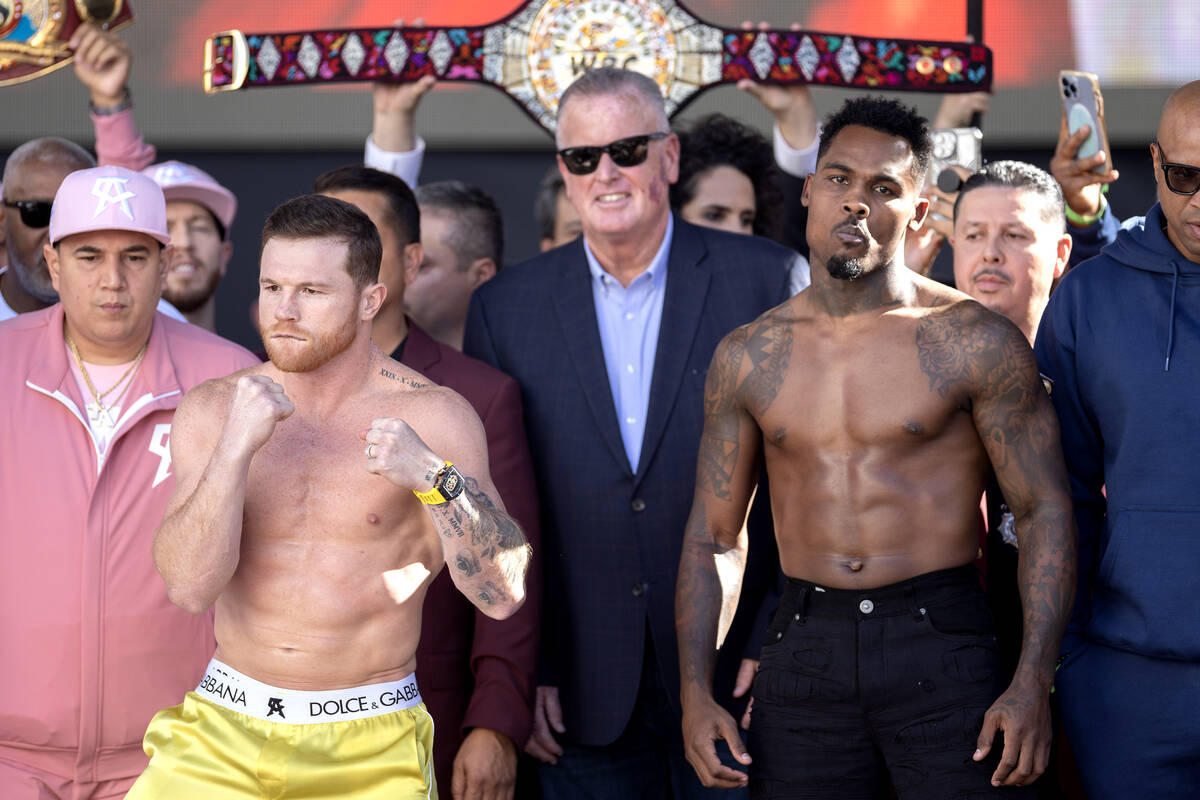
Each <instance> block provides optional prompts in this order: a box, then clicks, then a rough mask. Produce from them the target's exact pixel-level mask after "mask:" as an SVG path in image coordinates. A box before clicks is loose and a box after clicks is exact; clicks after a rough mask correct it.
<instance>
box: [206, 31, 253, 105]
mask: <svg viewBox="0 0 1200 800" xmlns="http://www.w3.org/2000/svg"><path fill="white" fill-rule="evenodd" d="M221 39H228V40H229V41H230V45H231V52H232V54H233V64H232V65H231V68H230V70H229V77H230V80H229V83H226V84H221V85H219V86H218V85H216V84H214V83H213V73H214V72H215V71H216V69H217V64H220V63H223V61H224V59H218V58H217V52H216V51H217V42H218V41H219V40H221ZM249 71H250V46H249V45H248V44H247V43H246V34H244V33H242V32H241V31H239V30H228V31H221V32H220V33H214V34H213V35H212V36H210V37H208V38H207V39H206V40H205V41H204V93H205V94H216V93H217V92H236V91H237V90H238V89H240V88H242V84H244V83H245V82H246V75H247V73H248V72H249Z"/></svg>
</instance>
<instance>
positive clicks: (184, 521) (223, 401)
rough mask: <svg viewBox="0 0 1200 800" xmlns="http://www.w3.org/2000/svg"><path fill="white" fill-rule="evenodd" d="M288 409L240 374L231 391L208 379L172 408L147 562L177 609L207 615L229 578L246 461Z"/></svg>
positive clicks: (261, 381)
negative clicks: (169, 478)
mask: <svg viewBox="0 0 1200 800" xmlns="http://www.w3.org/2000/svg"><path fill="white" fill-rule="evenodd" d="M294 410H295V407H294V406H293V405H292V402H291V401H290V400H289V399H288V398H287V395H285V394H284V392H283V387H282V386H280V385H279V384H277V383H275V382H274V381H273V380H271V379H270V378H267V377H266V376H264V375H243V376H241V377H240V378H238V379H237V382H236V383H235V384H234V385H233V386H232V388H230V387H229V385H228V384H226V383H221V382H216V381H209V382H208V383H204V384H201V385H200V386H198V387H196V388H195V389H193V390H192V391H190V392H188V394H187V395H186V396H185V397H184V398H183V402H182V403H180V404H179V409H178V410H177V411H176V412H175V418H174V420H173V421H172V425H171V463H172V466H173V467H174V470H175V491H174V492H173V493H172V495H171V499H170V501H169V502H168V504H167V512H166V515H165V516H164V518H163V521H162V524H161V525H159V526H158V531H157V532H156V533H155V536H154V564H155V566H157V567H158V571H159V573H160V574H161V575H162V576H163V580H165V581H166V583H167V596H168V597H169V598H170V599H171V602H172V603H174V604H175V605H177V606H179V607H180V608H183V609H185V610H187V611H190V612H192V613H193V614H198V613H200V612H202V611H205V610H207V609H208V608H209V607H210V606H212V604H213V603H214V602H216V600H217V597H218V596H220V594H221V592H222V590H224V588H225V586H226V584H228V583H229V580H230V578H232V577H233V573H234V571H235V570H236V569H237V565H238V557H239V554H240V551H241V544H242V512H243V506H244V503H245V499H246V476H247V474H248V473H249V471H250V460H251V459H252V458H253V457H254V454H255V453H256V452H258V449H259V448H260V447H262V446H263V444H265V443H266V441H267V439H269V438H270V437H271V434H272V433H274V431H275V425H276V423H278V422H279V421H280V420H284V419H287V418H288V417H289V416H291V414H292V412H293V411H294ZM222 417H223V419H224V421H223V422H221V420H222Z"/></svg>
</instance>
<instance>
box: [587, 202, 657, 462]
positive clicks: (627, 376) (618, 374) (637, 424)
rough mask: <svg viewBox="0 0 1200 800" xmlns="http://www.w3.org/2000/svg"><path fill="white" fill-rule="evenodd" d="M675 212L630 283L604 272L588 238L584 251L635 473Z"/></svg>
mask: <svg viewBox="0 0 1200 800" xmlns="http://www.w3.org/2000/svg"><path fill="white" fill-rule="evenodd" d="M674 232H675V219H674V216H670V217H668V218H667V232H666V235H664V236H663V240H662V244H661V245H659V248H658V252H657V253H655V254H654V259H653V260H652V261H651V262H650V266H649V267H648V268H647V269H646V271H645V272H643V273H642V274H641V275H638V276H637V277H636V278H634V279H633V281H632V282H631V283H630V284H629V286H628V287H624V286H622V285H621V283H620V281H618V280H617V279H616V278H614V277H613V276H612V275H609V274H608V273H607V272H605V271H604V267H602V266H600V262H599V261H597V260H596V256H595V255H594V254H593V253H592V248H591V247H589V246H588V243H587V239H586V238H585V239H584V240H583V250H584V252H585V253H586V254H587V262H588V269H590V270H591V272H592V299H593V300H594V301H595V304H596V322H597V323H598V324H599V326H600V345H601V347H603V349H604V365H605V366H606V367H607V369H608V385H609V389H610V390H611V391H612V397H613V405H614V406H616V409H617V424H618V426H619V427H620V429H621V442H622V443H623V444H624V445H625V455H626V456H628V457H629V468H630V470H632V471H633V472H635V473H636V472H637V468H638V459H639V458H640V456H641V453H642V437H643V436H644V435H645V433H646V413H647V411H649V409H650V381H651V379H652V378H653V377H654V355H655V353H656V351H657V350H658V329H659V325H660V324H661V323H662V310H663V299H664V298H665V297H666V288H667V260H668V258H670V254H671V235H672V234H673V233H674Z"/></svg>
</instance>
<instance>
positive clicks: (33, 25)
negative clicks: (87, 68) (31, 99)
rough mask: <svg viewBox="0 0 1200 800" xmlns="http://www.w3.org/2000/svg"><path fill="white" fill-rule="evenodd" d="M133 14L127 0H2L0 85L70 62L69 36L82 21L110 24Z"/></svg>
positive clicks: (121, 22) (116, 24) (125, 20)
mask: <svg viewBox="0 0 1200 800" xmlns="http://www.w3.org/2000/svg"><path fill="white" fill-rule="evenodd" d="M132 20H133V9H132V8H130V6H129V3H128V2H127V1H126V0H0V86H6V85H8V84H10V83H23V82H24V81H28V80H33V79H34V78H36V77H38V76H40V75H43V74H45V73H47V72H52V71H53V70H56V69H58V68H59V67H65V66H66V65H67V64H69V63H70V62H71V58H72V56H73V55H74V54H73V53H72V52H71V51H70V50H69V49H68V48H67V42H69V41H70V40H71V35H72V34H73V33H75V29H76V28H78V27H79V26H80V24H82V23H84V22H91V23H94V24H96V25H99V26H100V27H102V28H104V29H105V30H111V29H114V28H120V27H124V26H125V25H127V24H129V22H130V21H132Z"/></svg>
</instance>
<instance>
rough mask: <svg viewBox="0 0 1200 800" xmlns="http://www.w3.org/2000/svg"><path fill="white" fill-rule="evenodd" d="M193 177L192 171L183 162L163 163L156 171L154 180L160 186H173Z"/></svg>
mask: <svg viewBox="0 0 1200 800" xmlns="http://www.w3.org/2000/svg"><path fill="white" fill-rule="evenodd" d="M191 179H192V173H191V171H189V170H188V169H187V168H186V167H184V166H183V165H181V164H163V165H162V166H161V167H159V168H158V169H156V170H155V171H154V180H155V181H156V182H157V183H158V185H159V186H173V185H175V184H177V183H187V182H188V181H190V180H191Z"/></svg>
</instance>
